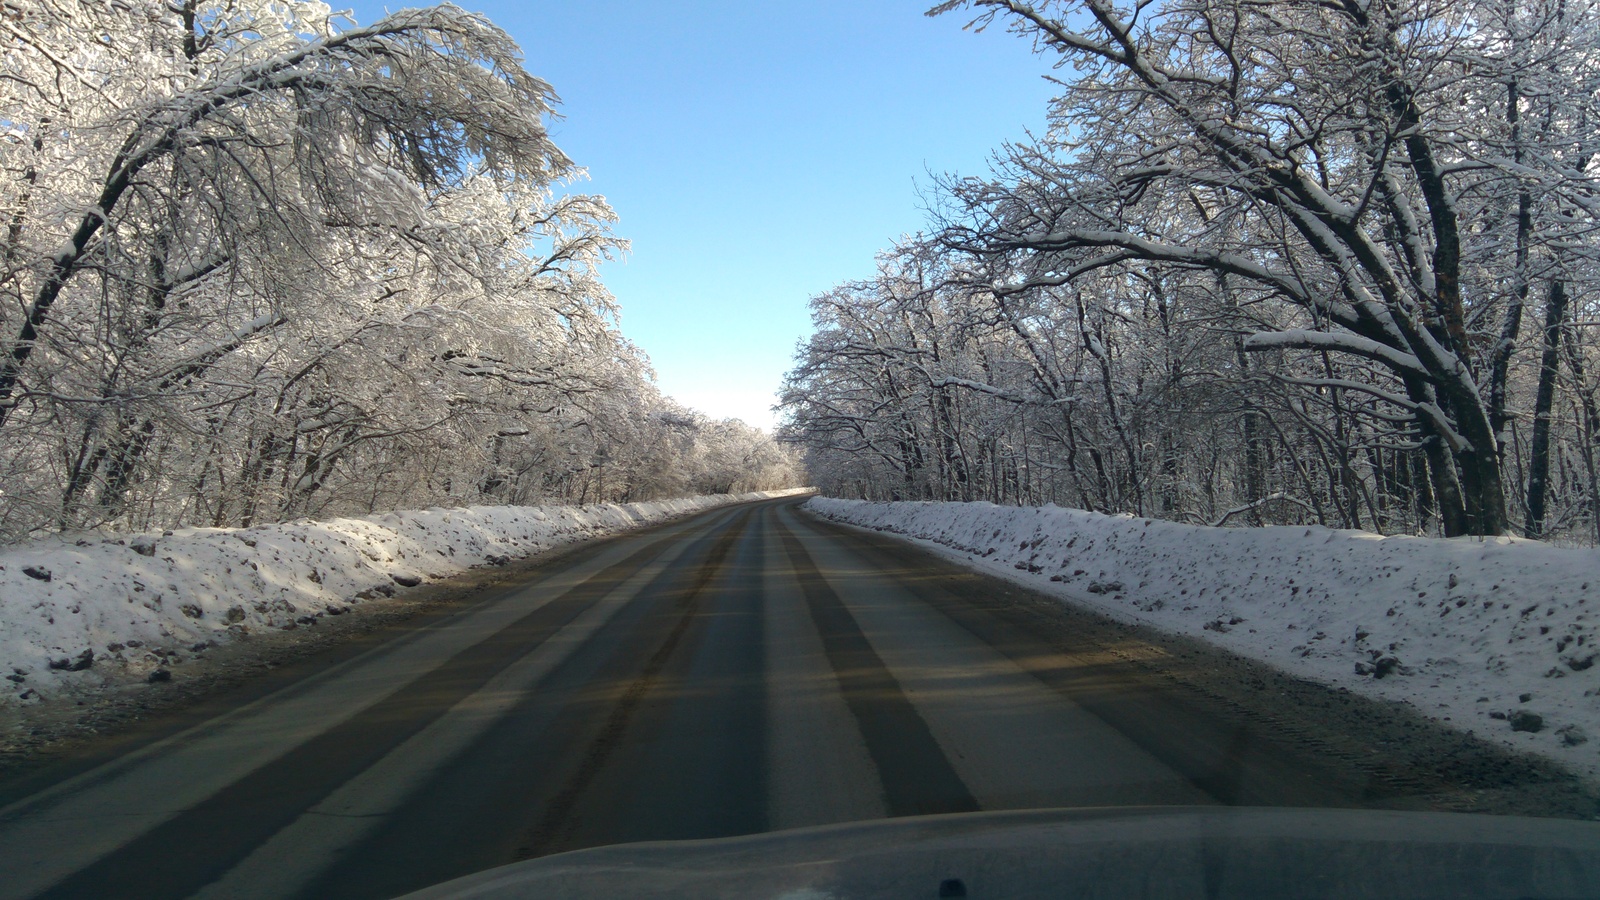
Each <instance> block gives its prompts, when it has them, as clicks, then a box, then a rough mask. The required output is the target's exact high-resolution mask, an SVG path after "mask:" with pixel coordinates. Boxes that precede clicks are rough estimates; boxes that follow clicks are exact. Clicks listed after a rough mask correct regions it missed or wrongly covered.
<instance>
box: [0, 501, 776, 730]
mask: <svg viewBox="0 0 1600 900" xmlns="http://www.w3.org/2000/svg"><path fill="white" fill-rule="evenodd" d="M792 493H797V492H795V491H773V492H762V493H754V494H743V495H739V496H731V495H717V496H709V497H692V498H688V499H683V500H661V501H655V502H651V503H630V504H627V505H625V506H622V505H616V504H605V505H598V506H584V507H574V506H477V507H470V508H466V509H428V510H412V511H402V512H393V513H385V514H381V515H374V516H364V517H361V518H349V519H333V520H330V521H326V522H313V521H301V522H292V523H288V524H283V525H262V526H257V527H254V528H186V529H182V530H179V531H175V532H172V531H169V532H164V533H160V534H134V535H116V536H103V535H92V536H82V537H77V536H68V537H60V538H53V539H48V540H42V541H36V542H33V543H30V544H25V545H21V546H17V547H12V548H7V549H4V550H0V674H3V676H4V677H5V678H7V679H8V683H7V684H6V685H5V687H7V688H10V689H9V690H0V704H12V703H17V702H22V703H28V702H35V701H38V700H40V699H45V698H48V697H49V696H51V695H53V694H54V693H55V692H57V691H59V690H62V689H68V690H77V689H92V688H94V687H97V686H99V685H102V684H104V683H106V682H107V680H108V679H109V678H111V677H112V676H114V675H116V674H125V673H129V672H131V673H133V674H135V675H140V676H147V677H150V678H151V680H162V679H163V678H166V677H170V674H169V673H168V672H167V670H166V669H165V668H163V666H164V665H166V664H168V663H170V662H175V661H177V660H179V659H181V658H182V655H183V654H190V653H194V652H198V651H200V650H203V649H204V648H205V647H206V646H209V645H210V644H212V643H214V642H219V641H224V640H227V639H228V638H230V637H232V636H234V635H237V634H241V633H248V632H250V631H252V630H257V629H263V628H290V627H296V626H298V625H305V624H310V623H311V622H313V621H315V619H316V618H318V617H320V616H323V615H341V614H343V613H345V612H347V611H348V610H349V605H350V604H352V603H357V602H360V601H364V600H373V599H375V598H381V597H388V596H393V595H394V594H395V593H396V590H397V589H399V588H405V587H412V586H415V585H418V584H421V583H424V582H427V581H431V580H436V579H440V578H445V577H449V576H451V575H456V574H459V573H461V572H464V571H466V570H467V569H469V568H472V567H474V566H482V565H504V564H506V563H507V562H509V561H510V560H512V559H515V558H519V557H523V556H527V555H529V554H532V553H537V552H539V551H542V550H546V549H549V548H550V547H553V546H556V545H559V544H567V543H572V542H576V541H581V540H585V539H587V538H592V537H597V536H600V535H604V534H610V533H613V532H617V531H623V530H626V529H629V528H635V527H639V526H642V525H647V524H650V523H654V522H659V521H662V520H665V519H669V518H673V517H676V516H681V515H686V514H688V513H692V512H698V511H700V510H704V509H710V508H712V507H716V506H722V505H726V504H729V503H737V502H740V501H745V500H759V499H766V498H770V497H779V496H785V495H788V494H792ZM74 537H76V539H74Z"/></svg>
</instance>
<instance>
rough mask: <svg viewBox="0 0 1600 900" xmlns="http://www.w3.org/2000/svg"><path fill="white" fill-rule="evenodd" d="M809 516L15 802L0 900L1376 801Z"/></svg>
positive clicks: (500, 617) (728, 532) (999, 593)
mask: <svg viewBox="0 0 1600 900" xmlns="http://www.w3.org/2000/svg"><path fill="white" fill-rule="evenodd" d="M800 499H801V498H786V499H783V500H778V501H766V502H760V503H753V504H746V505H742V506H737V507H728V508H723V509H719V510H716V511H713V512H709V513H705V514H701V515H698V516H695V517H693V518H690V519H686V520H682V521H679V522H676V523H673V524H669V525H666V526H662V527H657V528H653V529H649V530H646V531H642V532H638V533H634V534H631V535H628V536H625V537H622V538H619V539H614V540H608V541H603V542H600V543H597V544H595V545H593V546H590V547H586V548H584V549H582V550H579V551H577V552H575V553H572V554H569V555H567V556H565V557H563V558H561V559H559V560H556V561H555V562H553V563H551V564H549V565H548V566H545V567H543V568H542V569H540V570H538V571H537V572H536V574H535V575H534V576H533V577H531V578H530V579H528V580H527V581H525V582H524V583H522V584H519V585H516V586H513V587H507V588H502V589H499V590H497V591H494V592H490V593H487V594H485V595H483V596H481V597H480V598H476V599H474V600H471V601H468V602H466V603H463V604H462V605H461V606H460V607H459V608H458V610H457V611H455V612H454V613H452V614H451V615H448V616H435V617H431V618H427V619H425V620H422V621H419V622H417V623H416V624H415V625H414V626H412V627H409V628H407V629H405V630H404V631H403V632H402V633H401V634H399V635H398V636H397V637H395V638H394V639H392V640H388V641H386V642H383V643H381V644H379V645H377V646H375V647H372V648H370V649H367V650H365V651H364V652H362V653H360V654H352V655H349V656H348V658H346V659H344V660H342V661H340V662H338V663H337V664H335V665H333V666H332V667H331V668H328V669H326V670H323V671H320V672H317V673H315V674H312V675H309V676H307V677H304V678H302V679H300V680H297V681H295V682H293V683H291V684H288V685H287V686H284V687H282V688H281V689H279V690H276V691H275V692H273V693H270V694H268V695H266V696H262V697H258V698H256V699H254V700H251V701H250V702H249V703H248V704H247V705H243V706H241V707H239V708H237V709H234V710H232V711H230V712H228V713H226V714H224V715H219V716H216V717H215V718H210V719H207V720H205V721H202V722H199V723H197V724H194V725H193V726H192V727H189V728H187V730H183V731H181V732H179V733H177V734H175V735H170V736H168V737H165V738H163V739H161V740H159V741H156V742H153V743H146V744H144V745H143V746H140V747H137V748H136V749H134V750H132V751H131V752H128V753H126V754H125V755H123V756H121V757H119V758H117V759H115V760H112V761H109V762H106V763H104V764H102V765H100V766H98V767H97V768H93V769H90V770H89V771H86V772H78V773H76V774H72V775H71V776H70V777H67V778H66V779H65V780H61V781H58V782H57V783H55V784H53V785H51V786H49V787H46V788H44V789H42V790H40V791H38V792H37V793H34V794H32V795H31V796H28V797H25V798H22V799H20V800H16V801H15V802H12V803H11V804H10V805H9V806H7V807H5V808H4V809H0V873H3V874H0V897H5V898H9V897H34V896H40V897H50V898H67V897H73V898H78V897H83V898H90V897H92V898H97V900H99V898H110V897H117V898H137V897H161V898H180V897H191V896H193V897H207V898H233V900H238V898H254V897H261V898H267V897H273V898H277V897H339V898H379V897H390V896H394V895H397V894H401V893H405V892H407V891H410V890H415V889H418V888H421V887H424V886H427V885H430V884H433V883H436V882H440V881H444V880H447V879H450V878H454V877H456V876H459V875H463V874H466V873H469V872H473V871H477V870H480V869H484V868H488V867H491V866H496V865H500V864H503V863H507V862H511V861H513V860H516V859H521V858H527V857H532V856H540V855H545V854H550V853H556V852H560V851H564V850H571V849H577V848H581V847H589V846H596V845H602V844H611V843H617V842H625V841H644V840H660V839H677V838H704V837H717V836H725V835H735V834H744V833H751V832H759V831H766V830H772V829H780V828H790V827H797V826H804V825H815V824H823V823H830V822H841V821H849V820H855V819H865V818H876V817H882V816H902V815H914V814H921V813H939V812H958V811H966V810H976V809H986V810H988V809H1020V808H1029V807H1047V806H1083V805H1123V804H1210V803H1230V804H1239V803H1243V804H1251V805H1296V806H1319V805H1337V806H1349V805H1360V804H1364V803H1371V802H1375V801H1381V800H1382V799H1383V794H1384V789H1383V788H1382V787H1381V786H1379V785H1377V784H1376V783H1374V782H1372V781H1371V780H1370V779H1364V778H1362V777H1360V776H1359V775H1358V774H1357V775H1353V774H1352V771H1353V770H1350V769H1349V767H1348V766H1343V765H1342V764H1340V763H1338V762H1337V761H1330V760H1324V759H1321V758H1319V757H1318V756H1317V755H1316V754H1315V753H1314V752H1313V751H1312V750H1310V749H1307V748H1306V747H1304V746H1301V745H1298V744H1296V743H1295V742H1293V741H1289V740H1286V739H1283V738H1282V737H1281V736H1274V735H1271V734H1266V733H1263V731H1262V729H1260V728H1259V727H1253V726H1249V725H1242V724H1240V719H1239V717H1238V716H1236V715H1232V714H1230V712H1229V711H1228V710H1227V709H1224V708H1222V707H1223V706H1224V704H1222V703H1221V701H1216V702H1215V703H1212V702H1211V701H1207V700H1206V699H1205V698H1204V697H1203V696H1201V695H1200V694H1196V693H1193V692H1188V691H1183V690H1177V689H1174V688H1173V686H1172V682H1171V681H1170V680H1163V679H1161V678H1157V677H1155V676H1154V675H1152V674H1151V670H1150V668H1149V667H1148V666H1140V665H1136V664H1134V663H1133V662H1130V659H1131V658H1132V657H1135V656H1137V653H1130V652H1128V649H1127V648H1119V647H1115V646H1108V645H1107V639H1106V638H1105V637H1104V636H1103V635H1101V634H1090V633H1085V632H1080V631H1078V630H1076V629H1073V628H1071V627H1068V626H1065V625H1062V624H1061V623H1060V622H1057V621H1055V620H1052V619H1051V618H1050V617H1049V616H1048V615H1045V614H1042V613H1039V612H1038V611H1037V608H1036V605H1035V604H1034V603H1033V601H1031V600H1029V599H1028V598H1027V596H1026V595H1025V594H1023V593H1022V592H1020V591H1018V590H1017V589H1016V588H1014V587H1012V586H1009V585H1005V584H1003V583H1001V582H997V581H994V580H991V579H987V578H984V577H982V576H978V575H974V574H972V573H970V572H966V571H964V570H962V569H959V568H957V567H955V566H952V565H950V564H948V563H945V562H942V561H940V560H938V559H936V558H934V557H932V556H929V555H927V554H924V553H923V552H921V551H919V550H917V549H915V548H912V547H909V546H907V545H905V544H903V543H900V542H897V541H895V540H892V539H889V538H886V537H881V536H878V535H874V534H869V533H865V532H860V531H855V530H851V529H846V528H843V527H840V526H836V525H832V524H829V523H826V522H822V521H820V520H817V519H815V518H812V517H810V516H809V515H808V514H805V513H803V512H801V511H800V510H799V509H798V508H797V507H798V504H799V502H800Z"/></svg>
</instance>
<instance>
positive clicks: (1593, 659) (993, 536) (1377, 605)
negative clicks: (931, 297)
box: [807, 497, 1600, 776]
mask: <svg viewBox="0 0 1600 900" xmlns="http://www.w3.org/2000/svg"><path fill="white" fill-rule="evenodd" d="M807 508H808V509H810V510H812V511H813V512H816V513H819V514H821V515H823V516H826V517H828V518H832V519H836V520H839V521H842V522H848V523H851V524H855V525H861V526H865V527H869V528H874V529H878V530H884V531H891V532H896V533H899V534H903V535H907V536H910V537H913V538H920V539H922V540H924V541H928V542H932V543H933V544H934V545H936V546H937V547H938V548H940V549H942V550H943V551H944V552H945V555H949V556H954V557H956V558H958V559H960V560H962V561H963V562H968V563H970V564H972V565H974V566H976V567H978V568H981V569H984V570H986V571H990V572H992V573H995V574H1001V575H1004V576H1006V577H1008V578H1010V579H1011V580H1014V581H1018V582H1021V583H1024V584H1027V585H1029V586H1030V587H1034V588H1039V589H1043V590H1045V591H1047V592H1050V593H1054V594H1056V595H1057V596H1060V597H1063V598H1065V599H1069V600H1071V601H1073V602H1074V603H1077V604H1081V605H1084V606H1088V607H1092V608H1094V609H1096V610H1099V611H1102V612H1105V613H1107V614H1109V615H1111V616H1113V617H1115V618H1118V619H1121V620H1124V621H1137V622H1143V623H1147V624H1150V625H1154V626H1156V627H1159V628H1161V629H1164V630H1166V631H1169V632H1178V633H1183V634H1188V635H1192V636H1195V637H1200V638H1203V639H1205V640H1208V641H1211V642H1213V643H1216V644H1219V645H1221V646H1223V647H1226V648H1227V649H1229V650H1231V651H1233V652H1236V653H1239V654H1241V655H1244V656H1249V657H1253V658H1255V659H1259V660H1262V661H1264V662H1267V663H1270V664H1272V665H1274V666H1276V667H1278V668H1279V669H1282V670H1285V671H1288V672H1290V673H1292V674H1295V675H1299V676H1302V677H1307V678H1311V679H1315V680H1317V681H1321V682H1324V683H1327V684H1334V685H1343V686H1346V687H1349V688H1350V689H1351V690H1356V691H1360V692H1362V693H1364V694H1368V695H1372V696H1376V697H1381V698H1385V699H1390V700H1401V701H1406V702H1409V703H1411V704H1412V705H1414V706H1415V707H1417V708H1418V709H1419V710H1421V711H1422V712H1424V713H1426V714H1428V715H1430V716H1433V717H1435V718H1439V719H1444V720H1448V721H1450V722H1451V723H1452V724H1453V725H1454V726H1456V727H1459V728H1463V729H1468V730H1471V731H1474V732H1476V733H1478V734H1480V735H1487V736H1489V737H1491V738H1494V739H1497V740H1499V741H1501V742H1502V743H1505V744H1508V745H1510V746H1513V747H1516V748H1518V749H1521V750H1532V751H1536V752H1539V753H1542V754H1545V755H1547V756H1551V757H1554V758H1556V759H1558V760H1560V761H1562V762H1564V763H1566V764H1568V765H1569V766H1570V767H1571V768H1573V769H1574V770H1576V771H1579V772H1582V773H1584V774H1587V775H1590V776H1593V775H1597V774H1600V664H1597V663H1600V631H1597V629H1596V624H1597V620H1596V619H1595V617H1594V616H1595V613H1600V551H1596V550H1574V549H1565V548H1556V547H1550V546H1547V545H1545V544H1542V543H1539V542H1537V541H1528V540H1521V539H1513V538H1490V539H1479V538H1457V539H1451V540H1441V539H1436V538H1418V537H1380V536H1378V535H1374V534H1369V533H1366V532H1361V531H1339V530H1333V529H1328V528H1318V527H1289V526H1280V527H1269V528H1253V529H1251V528H1206V527H1200V526H1193V525H1180V524H1176V523H1172V522H1163V521H1159V520H1152V519H1139V518H1133V517H1130V516H1106V515H1101V514H1098V513H1089V512H1082V511H1079V510H1072V509H1061V508H1059V507H1055V506H1046V507H1042V508H1037V507H1033V508H1016V507H999V506H994V505H992V504H988V503H867V502H862V501H854V500H832V499H825V498H820V497H819V498H813V499H812V500H811V501H809V502H808V503H807ZM951 551H955V552H951ZM1591 601H1593V605H1592V606H1591V605H1590V604H1591Z"/></svg>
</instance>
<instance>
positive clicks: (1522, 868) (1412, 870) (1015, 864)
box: [407, 807, 1600, 900]
mask: <svg viewBox="0 0 1600 900" xmlns="http://www.w3.org/2000/svg"><path fill="white" fill-rule="evenodd" d="M1062 896H1072V897H1108V898H1111V897H1219V898H1220V897H1251V898H1255V897H1274V896H1296V897H1340V898H1359V897H1374V898H1379V897H1381V898H1384V900H1393V898H1397V897H1407V898H1417V897H1451V898H1464V897H1472V898H1476V897H1508V898H1509V897H1522V898H1527V897H1548V898H1557V897H1561V898H1566V897H1595V896H1600V823H1594V822H1579V821H1569V820H1560V819H1527V818H1516V817H1509V816H1483V815H1463V814H1453V813H1425V812H1389V811H1372V810H1335V809H1240V808H1217V807H1184V808H1171V807H1158V808H1150V807H1143V808H1121V809H1053V810H1030V811H1026V812H994V813H971V814H964V815H945V816H917V817H908V818H899V819H885V820H877V821H871V822H856V823H849V824H843V825H831V826H824V827H817V828H802V829H795V830H791V831H781V832H771V833H766V834H757V835H750V836H746V837H734V838H722V839H717V840H702V841H672V842H655V843H640V844H621V845H616V846H610V847H597V848H593V849H588V850H579V851H574V852H571V853H563V854H559V855H555V856H548V857H544V858H541V859H534V860H528V861H526V862H521V863H515V864H512V865H509V866H504V867H501V868H498V869H491V870H489V871H486V872H480V873H478V874H476V875H471V876H468V877H466V878H462V879H458V880H456V881H451V882H448V883H446V884H442V885H438V886H436V887H433V888H429V889H427V890H424V891H421V892H419V893H415V894H410V895H408V897H407V900H424V898H426V900H445V898H449V900H466V898H472V900H490V898H494V900H500V898H514V897H515V898H521V897H541V898H544V897H550V898H557V897H564V898H591V897H593V898H615V897H634V898H653V897H660V898H667V897H740V898H771V900H779V898H782V900H823V898H837V900H847V898H878V897H883V898H889V897H893V898H915V897H928V898H935V897H974V898H992V897H1005V898H1029V897H1040V898H1044V897H1050V898H1056V897H1062Z"/></svg>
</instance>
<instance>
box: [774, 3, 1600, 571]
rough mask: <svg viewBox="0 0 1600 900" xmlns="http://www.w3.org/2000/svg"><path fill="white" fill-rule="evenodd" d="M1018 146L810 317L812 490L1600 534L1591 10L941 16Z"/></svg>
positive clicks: (794, 422) (1594, 12)
mask: <svg viewBox="0 0 1600 900" xmlns="http://www.w3.org/2000/svg"><path fill="white" fill-rule="evenodd" d="M957 9H965V10H968V15H969V16H970V17H971V19H970V23H971V27H976V28H985V27H999V26H1004V27H1007V28H1009V29H1011V30H1012V31H1014V32H1016V33H1018V34H1021V35H1024V36H1026V37H1027V38H1029V39H1031V40H1032V41H1033V43H1034V46H1035V49H1036V52H1037V53H1039V54H1041V55H1042V56H1043V57H1044V58H1045V59H1047V60H1049V61H1050V62H1051V63H1052V65H1053V66H1054V73H1053V75H1052V76H1051V77H1052V78H1053V80H1054V81H1055V83H1056V84H1057V85H1058V86H1059V93H1058V95H1057V96H1056V97H1055V99H1054V100H1053V101H1052V103H1051V105H1050V108H1049V116H1048V127H1047V129H1046V131H1045V133H1044V134H1042V135H1037V136H1033V137H1031V138H1030V139H1029V140H1028V141H1026V142H1019V143H1016V144H1010V145H1006V146H1004V147H1003V148H1001V149H1000V150H999V151H997V152H996V153H995V155H994V158H993V164H992V166H991V170H990V171H989V172H988V173H987V174H985V175H982V176H976V177H973V176H969V177H964V178H959V177H954V176H947V177H944V178H942V179H940V180H939V182H938V184H937V186H936V191H935V197H934V199H933V202H931V203H930V210H929V220H930V221H929V228H928V230H927V232H925V233H924V234H921V235H918V236H916V237H912V238H907V239H904V240H902V241H901V242H900V243H898V244H897V245H896V246H895V247H893V248H892V249H890V250H888V251H886V252H885V253H883V254H882V255H881V256H880V258H879V261H878V266H877V274H876V275H875V276H874V277H871V278H868V279H864V280H861V281H856V282H850V283H847V284H842V285H839V286H838V287H836V288H835V289H833V290H831V291H829V292H827V293H825V294H823V295H821V296H818V297H816V298H815V299H814V300H813V301H812V315H813V322H814V325H815V330H814V334H813V335H812V336H811V337H810V339H809V340H808V341H807V342H806V343H805V344H803V345H802V347H801V350H800V352H799V355H798V357H797V360H796V365H795V367H794V369H793V370H792V371H791V372H790V373H789V375H788V378H787V382H786V385H785V392H784V399H783V403H784V409H785V411H786V414H787V416H788V419H787V425H786V431H785V437H786V438H787V439H788V440H791V441H793V442H795V443H797V444H799V445H801V446H804V447H806V448H807V450H808V453H809V454H810V460H811V472H812V478H813V480H814V483H816V484H817V485H818V486H819V487H821V488H822V489H824V490H825V491H827V492H829V493H833V494H839V495H846V496H862V497H871V498H884V499H933V500H974V499H983V500H990V501H993V502H997V503H1019V504H1037V503H1060V504H1068V505H1072V506H1076V507H1081V508H1085V509H1091V510H1099V511H1103V512H1108V513H1131V514H1134V515H1142V516H1159V517H1163V518H1170V519H1176V520H1180V521H1187V522H1196V523H1205V524H1263V523H1296V524H1298V523H1312V522H1314V523H1320V524H1326V525H1331V526H1337V527H1348V528H1364V529H1370V530H1374V531H1378V532H1383V533H1434V534H1443V535H1447V536H1455V535H1498V534H1505V533H1517V534H1525V535H1528V536H1534V537H1546V536H1558V537H1561V538H1563V539H1570V540H1576V541H1584V542H1595V541H1597V540H1600V477H1597V472H1596V467H1597V465H1600V458H1597V444H1596V439H1597V436H1600V371H1597V370H1600V354H1597V352H1596V333H1595V330H1594V326H1595V325H1596V324H1597V321H1600V320H1597V316H1596V297H1595V288H1596V286H1597V284H1600V282H1597V275H1600V269H1597V266H1596V256H1597V251H1600V241H1597V239H1596V231H1595V225H1596V221H1597V218H1596V217H1597V214H1600V192H1597V187H1600V183H1597V176H1600V170H1597V159H1596V154H1597V153H1600V9H1597V7H1596V4H1594V3H1593V2H1587V0H1528V2H1509V0H1468V2H1451V3H1439V2H1436V0H1285V2H1272V3H1260V2H1255V0H1141V2H1136V3H1119V2H1113V0H1086V2H1075V3H1066V2H1044V3H1026V2H1020V0H972V2H951V3H945V4H942V5H940V6H938V7H936V8H935V9H933V10H932V11H931V12H930V15H939V14H943V13H948V12H951V11H953V10H957Z"/></svg>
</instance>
